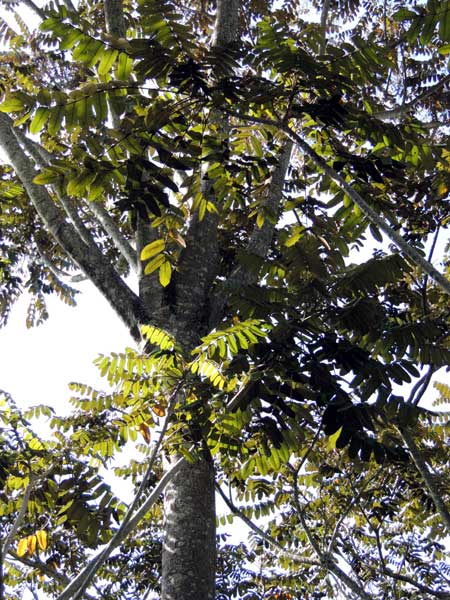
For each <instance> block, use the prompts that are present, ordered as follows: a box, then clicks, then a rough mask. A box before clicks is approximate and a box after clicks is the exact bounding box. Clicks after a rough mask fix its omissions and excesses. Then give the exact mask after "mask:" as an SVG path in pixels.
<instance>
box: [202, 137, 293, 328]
mask: <svg viewBox="0 0 450 600" xmlns="http://www.w3.org/2000/svg"><path fill="white" fill-rule="evenodd" d="M292 147H293V143H292V142H291V141H290V140H288V141H286V142H285V143H284V145H283V147H282V149H281V152H280V156H279V160H278V164H277V166H276V167H275V169H274V170H273V173H272V177H271V181H270V186H269V189H268V192H267V197H266V198H265V200H264V203H263V208H264V209H265V210H266V211H267V213H268V216H266V218H265V219H264V223H263V225H262V226H261V227H258V226H256V225H255V227H254V229H253V231H252V233H251V235H250V238H249V240H248V243H247V247H246V250H245V251H246V253H247V254H249V255H253V256H257V257H258V258H261V259H264V258H265V257H266V255H267V252H268V250H269V248H270V246H271V244H272V239H273V234H274V231H275V227H276V224H277V223H278V217H279V213H280V206H281V200H282V197H283V185H284V181H285V179H286V172H287V170H288V167H289V163H290V159H291V153H292ZM257 281H258V273H257V272H256V271H255V270H252V269H250V268H249V267H247V266H244V265H238V266H237V267H236V268H235V269H234V271H233V272H232V274H231V275H230V277H229V278H228V281H226V282H225V284H224V285H223V286H222V285H221V286H220V290H219V292H218V293H216V294H215V296H214V299H213V302H212V308H211V316H210V327H211V328H212V327H215V326H216V325H217V323H218V322H219V321H220V319H221V318H222V317H223V309H224V306H225V304H226V302H227V298H228V297H229V295H230V294H231V293H233V291H234V290H238V289H240V288H242V287H243V286H248V285H251V284H253V283H256V282H257ZM227 292H228V293H227Z"/></svg>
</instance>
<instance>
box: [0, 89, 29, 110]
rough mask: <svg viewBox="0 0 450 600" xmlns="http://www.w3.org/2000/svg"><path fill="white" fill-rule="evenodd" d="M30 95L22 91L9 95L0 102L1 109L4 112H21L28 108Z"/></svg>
mask: <svg viewBox="0 0 450 600" xmlns="http://www.w3.org/2000/svg"><path fill="white" fill-rule="evenodd" d="M27 100H29V97H28V96H27V95H26V94H23V93H21V92H18V93H15V94H10V95H7V96H6V98H5V99H4V100H3V102H2V103H1V104H0V111H1V112H4V113H9V112H19V111H21V110H23V109H24V108H26V106H27V104H28V103H27Z"/></svg>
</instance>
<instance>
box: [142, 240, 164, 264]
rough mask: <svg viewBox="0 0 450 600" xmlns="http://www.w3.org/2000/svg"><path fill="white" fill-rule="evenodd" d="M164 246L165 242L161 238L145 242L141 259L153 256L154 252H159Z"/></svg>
mask: <svg viewBox="0 0 450 600" xmlns="http://www.w3.org/2000/svg"><path fill="white" fill-rule="evenodd" d="M165 247H166V242H165V240H163V239H162V238H161V239H159V240H155V241H154V242H151V244H147V245H146V246H144V248H143V249H142V252H141V260H148V259H149V258H151V257H152V256H155V254H159V253H160V252H162V251H163V250H164V249H165Z"/></svg>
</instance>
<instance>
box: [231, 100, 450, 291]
mask: <svg viewBox="0 0 450 600" xmlns="http://www.w3.org/2000/svg"><path fill="white" fill-rule="evenodd" d="M228 112H229V114H232V115H234V116H236V117H237V118H239V119H242V120H243V121H248V122H252V123H263V124H265V125H269V126H272V127H276V128H278V129H281V130H282V131H284V132H285V133H286V134H287V135H288V136H289V137H290V138H291V139H292V140H293V141H294V142H295V143H296V144H297V146H298V147H299V148H301V149H302V150H303V152H304V153H305V154H306V155H307V156H309V158H311V160H312V161H313V162H314V163H315V164H316V165H317V166H318V167H319V168H320V169H322V171H323V172H324V173H325V174H326V175H328V176H329V177H330V178H331V179H333V180H334V181H335V182H336V183H337V184H338V185H339V187H340V188H341V189H342V190H344V192H345V193H346V194H347V196H348V197H349V198H350V199H351V200H352V201H353V202H354V203H355V204H356V205H357V206H358V207H359V208H360V209H361V212H362V213H363V214H364V215H365V216H366V217H367V218H368V220H369V221H370V222H371V223H372V224H373V225H376V227H378V229H380V230H381V231H383V233H385V234H386V235H387V236H388V238H389V239H390V240H391V241H392V242H394V244H395V245H396V246H397V248H398V249H399V250H400V251H401V252H403V253H404V254H405V255H406V256H407V257H408V258H409V259H410V260H411V261H412V262H413V263H414V264H415V265H416V266H417V267H419V268H420V269H421V270H422V271H423V272H425V273H427V274H428V275H429V276H430V277H431V278H432V279H433V280H434V281H435V283H437V285H438V286H439V287H440V288H441V289H442V290H443V291H444V292H445V293H446V294H449V295H450V281H448V280H447V279H446V278H445V277H444V275H442V273H440V272H439V271H438V270H437V269H435V268H434V266H433V265H432V264H431V263H429V262H428V261H427V260H426V259H425V258H423V256H422V255H421V254H420V253H419V252H418V251H417V250H416V249H415V248H413V247H412V246H410V245H409V244H408V243H407V242H405V240H404V239H403V238H402V236H401V235H399V234H398V233H397V232H396V231H394V230H393V229H392V227H390V226H389V225H388V224H387V223H386V221H384V220H383V218H382V217H380V216H379V214H378V213H377V212H376V211H375V210H374V209H373V208H372V207H371V206H370V205H369V204H368V203H367V202H366V201H365V200H364V199H363V198H362V196H361V195H360V194H359V193H358V192H357V191H356V190H354V189H353V188H352V187H351V186H350V185H349V184H348V183H347V182H346V181H345V179H344V178H343V177H341V175H339V173H337V171H335V169H333V168H332V167H330V166H329V165H328V164H327V163H326V161H325V160H324V159H323V158H322V157H321V156H319V155H318V154H317V152H316V151H315V150H314V149H313V148H311V146H310V145H309V144H308V143H307V142H305V141H304V140H303V139H302V138H301V137H300V135H298V133H296V132H295V131H293V130H292V129H291V128H290V127H289V126H288V125H286V124H284V123H282V122H280V121H274V120H273V119H266V118H260V117H254V116H252V115H242V114H239V113H235V112H233V111H228Z"/></svg>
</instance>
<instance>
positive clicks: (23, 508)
mask: <svg viewBox="0 0 450 600" xmlns="http://www.w3.org/2000/svg"><path fill="white" fill-rule="evenodd" d="M35 482H36V477H35V475H34V474H33V473H31V474H30V480H29V482H28V485H27V487H26V488H25V493H24V495H23V500H22V504H21V505H20V509H19V512H18V514H17V517H16V518H15V520H14V523H13V526H12V527H11V529H10V530H9V533H8V535H7V536H6V540H5V543H4V544H3V548H2V551H1V554H2V556H4V557H6V555H7V554H8V552H9V549H10V547H11V544H12V541H13V539H14V538H15V536H16V533H17V531H18V530H19V527H20V525H21V523H22V521H23V519H24V517H25V513H26V511H27V508H28V502H29V500H30V495H31V492H32V490H33V487H34V484H35Z"/></svg>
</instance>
